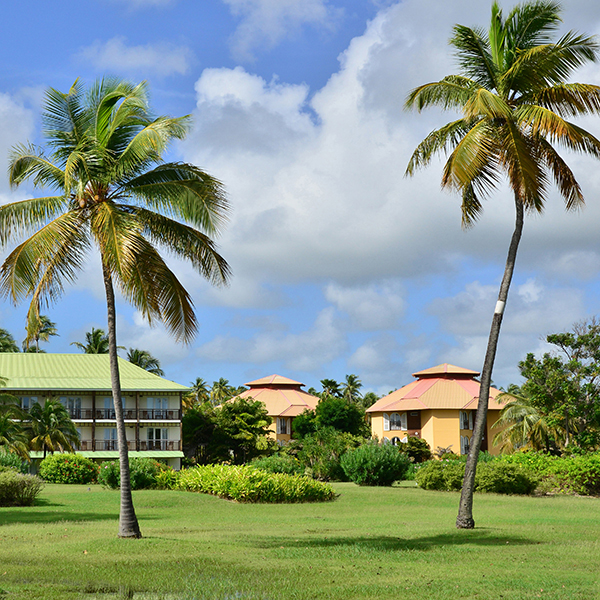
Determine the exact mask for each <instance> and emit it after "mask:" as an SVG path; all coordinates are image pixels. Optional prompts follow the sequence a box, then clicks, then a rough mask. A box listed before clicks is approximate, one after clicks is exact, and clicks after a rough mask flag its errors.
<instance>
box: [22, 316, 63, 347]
mask: <svg viewBox="0 0 600 600" xmlns="http://www.w3.org/2000/svg"><path fill="white" fill-rule="evenodd" d="M36 312H37V311H35V310H33V311H30V313H29V315H28V318H27V327H26V328H25V330H26V331H27V337H26V338H25V340H24V341H23V351H24V352H28V351H30V348H32V347H33V348H35V350H34V352H40V341H42V342H48V341H49V340H50V338H51V337H55V336H58V333H57V331H56V323H54V322H52V321H51V320H50V319H49V318H48V317H47V316H46V315H38V314H36ZM32 342H34V345H33V346H32V345H31V344H32Z"/></svg>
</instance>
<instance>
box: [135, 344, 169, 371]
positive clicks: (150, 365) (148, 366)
mask: <svg viewBox="0 0 600 600" xmlns="http://www.w3.org/2000/svg"><path fill="white" fill-rule="evenodd" d="M127 360H128V361H129V362H130V363H133V364H134V365H137V366H138V367H141V368H142V369H145V370H146V371H148V373H154V375H158V376H159V377H162V376H163V375H164V374H165V372H164V371H163V370H162V369H161V368H160V361H159V360H158V358H155V357H154V356H152V354H150V352H148V350H140V349H139V348H129V351H128V352H127Z"/></svg>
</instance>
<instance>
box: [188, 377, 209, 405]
mask: <svg viewBox="0 0 600 600" xmlns="http://www.w3.org/2000/svg"><path fill="white" fill-rule="evenodd" d="M209 400H210V389H209V387H208V383H207V382H206V381H204V379H202V377H196V381H194V382H192V383H191V384H190V391H189V392H188V393H187V394H185V396H184V397H183V409H184V410H191V409H192V408H197V407H199V406H201V405H202V404H204V403H205V402H208V401H209Z"/></svg>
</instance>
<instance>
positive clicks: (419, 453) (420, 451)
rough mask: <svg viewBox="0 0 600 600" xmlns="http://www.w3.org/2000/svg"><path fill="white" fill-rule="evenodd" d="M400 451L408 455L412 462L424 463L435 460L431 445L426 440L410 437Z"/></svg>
mask: <svg viewBox="0 0 600 600" xmlns="http://www.w3.org/2000/svg"><path fill="white" fill-rule="evenodd" d="M398 449H399V450H400V452H402V453H404V454H406V455H407V456H408V458H410V460H411V462H415V463H422V462H425V461H426V460H431V458H433V454H432V453H431V448H430V447H429V444H428V443H427V442H426V441H425V440H424V439H422V438H418V437H414V436H412V435H410V436H408V438H407V440H406V442H402V443H401V444H400V445H399V446H398Z"/></svg>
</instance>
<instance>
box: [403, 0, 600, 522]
mask: <svg viewBox="0 0 600 600" xmlns="http://www.w3.org/2000/svg"><path fill="white" fill-rule="evenodd" d="M559 24H560V5H559V4H558V3H556V2H553V1H549V0H538V1H535V2H525V3H523V4H519V5H517V6H516V7H515V8H514V9H513V10H512V11H511V12H510V14H509V15H508V16H507V17H506V18H504V16H503V14H502V11H501V10H500V8H499V7H498V4H497V3H496V2H494V3H493V4H492V20H491V24H490V27H489V30H488V31H487V32H486V31H484V30H482V29H479V28H477V29H471V28H469V27H465V26H463V25H456V26H455V27H454V35H453V37H452V39H451V40H450V44H451V45H452V46H453V47H454V49H455V51H456V56H457V59H458V65H459V70H460V74H458V75H450V76H448V77H445V78H444V79H442V80H441V81H437V82H434V83H429V84H426V85H422V86H420V87H418V88H416V89H414V90H413V91H412V92H410V94H409V96H408V98H407V101H406V106H407V107H410V108H416V109H418V110H419V111H420V110H422V109H424V108H427V107H430V106H438V107H441V108H443V109H455V110H457V111H459V112H461V113H462V116H460V117H459V118H458V119H457V120H455V121H452V122H450V123H448V124H447V125H445V126H443V127H441V128H440V129H437V130H435V131H433V132H432V133H430V134H429V135H428V136H427V137H426V138H425V139H424V140H423V141H422V142H421V143H420V144H419V146H418V147H417V149H416V150H415V151H414V153H413V155H412V157H411V159H410V162H409V164H408V167H407V174H408V175H412V174H413V173H414V172H415V171H416V170H417V169H419V168H420V167H423V166H425V165H427V164H428V163H429V162H430V161H431V159H432V158H433V157H434V156H435V155H437V154H438V153H440V152H444V153H447V155H448V159H447V161H446V164H445V166H444V171H443V176H442V187H444V188H447V189H450V190H455V191H457V192H459V193H460V194H461V196H462V222H463V225H464V226H465V227H469V226H471V225H473V224H474V222H475V221H476V220H477V218H478V217H479V216H480V214H481V212H482V210H483V204H482V200H483V199H484V198H485V197H486V196H488V195H489V194H490V193H491V191H492V190H494V189H495V188H496V187H497V186H498V185H499V184H500V183H501V182H504V181H507V182H508V185H509V187H510V189H511V191H512V195H513V198H514V203H515V209H516V220H515V229H514V233H513V236H512V239H511V242H510V246H509V251H508V257H507V261H506V267H505V270H504V276H503V279H502V282H501V285H500V291H499V294H498V301H497V304H496V308H495V311H494V316H493V320H492V325H491V329H490V336H489V342H488V348H487V352H486V356H485V361H484V365H483V369H482V374H481V395H480V399H479V406H478V410H477V419H476V423H475V430H474V432H473V438H472V443H471V446H470V450H469V456H468V459H467V465H466V469H465V479H464V484H463V489H462V496H461V501H460V508H459V514H458V518H457V522H456V525H457V527H459V528H472V527H474V521H473V515H472V512H473V511H472V504H473V486H474V479H475V469H476V467H477V457H478V455H479V449H480V447H481V441H482V438H483V432H484V428H485V423H486V416H487V407H488V399H489V387H490V383H491V377H492V368H493V365H494V359H495V354H496V347H497V343H498V336H499V333H500V325H501V323H502V316H503V313H504V307H505V304H506V300H507V297H508V290H509V287H510V282H511V278H512V274H513V270H514V265H515V260H516V255H517V249H518V246H519V241H520V239H521V233H522V229H523V220H524V213H525V212H537V213H541V212H542V211H543V209H544V204H545V202H546V200H547V198H548V194H549V187H550V180H551V179H553V180H554V182H555V184H556V187H557V188H558V191H559V193H560V195H561V196H562V198H563V200H564V202H565V205H566V208H567V209H568V210H571V209H576V208H579V207H580V206H581V205H582V204H583V201H584V199H583V194H582V191H581V188H580V186H579V183H578V182H577V180H576V179H575V176H574V174H573V172H572V171H571V169H570V168H569V167H568V166H567V164H566V162H565V161H564V159H563V158H562V157H561V156H560V154H559V153H558V151H557V150H556V148H555V146H557V145H558V146H562V147H564V148H567V149H569V150H571V151H575V152H582V153H587V154H590V155H592V156H594V157H600V142H599V141H598V140H597V139H596V138H595V137H594V136H593V135H591V134H590V133H589V132H587V131H585V130H584V129H582V128H581V127H579V126H577V125H575V124H573V123H572V122H569V121H568V120H567V118H569V117H574V116H579V115H585V114H588V113H596V112H599V110H600V87H598V86H595V85H589V84H580V83H567V80H568V78H569V76H570V74H571V73H572V72H573V70H574V69H576V68H577V67H579V66H580V65H583V64H585V63H587V62H589V61H594V60H596V57H597V53H598V45H597V43H596V41H595V38H593V37H586V36H583V35H579V34H576V33H573V32H569V33H567V34H565V35H564V36H562V37H561V38H560V39H559V40H558V41H556V42H552V39H553V35H552V34H553V33H554V32H555V31H556V29H557V28H558V26H559Z"/></svg>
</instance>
